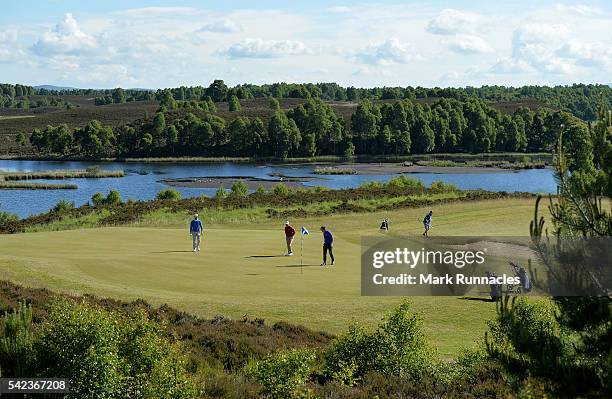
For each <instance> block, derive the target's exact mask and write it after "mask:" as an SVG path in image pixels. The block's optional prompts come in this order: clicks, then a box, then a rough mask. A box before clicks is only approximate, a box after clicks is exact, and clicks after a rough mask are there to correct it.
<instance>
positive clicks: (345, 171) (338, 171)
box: [314, 166, 357, 175]
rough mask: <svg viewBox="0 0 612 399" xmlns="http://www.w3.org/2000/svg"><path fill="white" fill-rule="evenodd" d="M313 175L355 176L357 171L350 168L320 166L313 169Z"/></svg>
mask: <svg viewBox="0 0 612 399" xmlns="http://www.w3.org/2000/svg"><path fill="white" fill-rule="evenodd" d="M314 174H315V175H355V174H357V171H356V170H355V169H350V168H336V167H333V166H321V167H316V168H315V169H314Z"/></svg>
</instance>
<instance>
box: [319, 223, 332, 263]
mask: <svg viewBox="0 0 612 399" xmlns="http://www.w3.org/2000/svg"><path fill="white" fill-rule="evenodd" d="M321 231H322V232H323V263H321V266H326V265H327V252H328V251H329V257H330V259H331V264H332V266H333V265H334V252H333V250H332V248H333V245H334V236H332V233H331V231H329V230H326V229H325V226H321Z"/></svg>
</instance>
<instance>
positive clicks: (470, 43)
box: [448, 35, 493, 54]
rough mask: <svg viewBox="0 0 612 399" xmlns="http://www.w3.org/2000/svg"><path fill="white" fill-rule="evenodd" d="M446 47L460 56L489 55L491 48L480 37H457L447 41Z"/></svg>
mask: <svg viewBox="0 0 612 399" xmlns="http://www.w3.org/2000/svg"><path fill="white" fill-rule="evenodd" d="M448 47H449V48H450V49H451V50H453V51H455V52H457V53H462V54H479V53H491V52H493V47H491V45H490V44H489V43H488V42H487V41H486V40H484V39H483V38H482V37H480V36H476V35H457V36H456V37H454V38H453V39H451V40H449V42H448Z"/></svg>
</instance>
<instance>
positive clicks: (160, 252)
mask: <svg viewBox="0 0 612 399" xmlns="http://www.w3.org/2000/svg"><path fill="white" fill-rule="evenodd" d="M183 252H193V251H154V252H151V253H152V254H176V253H183Z"/></svg>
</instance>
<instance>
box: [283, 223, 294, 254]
mask: <svg viewBox="0 0 612 399" xmlns="http://www.w3.org/2000/svg"><path fill="white" fill-rule="evenodd" d="M293 237H295V229H294V228H293V227H292V226H291V224H290V223H289V221H288V220H287V221H286V222H285V239H286V240H287V255H285V256H292V255H293V249H292V248H291V244H293Z"/></svg>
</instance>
